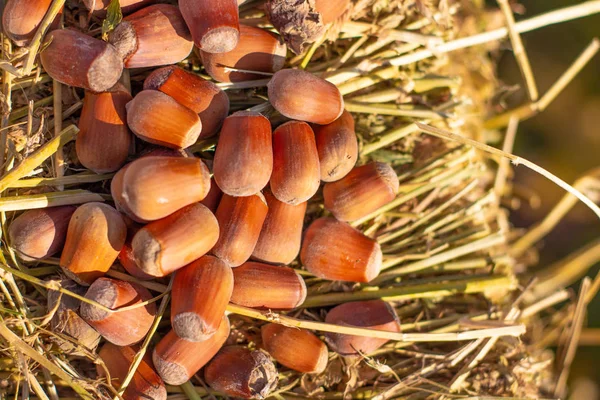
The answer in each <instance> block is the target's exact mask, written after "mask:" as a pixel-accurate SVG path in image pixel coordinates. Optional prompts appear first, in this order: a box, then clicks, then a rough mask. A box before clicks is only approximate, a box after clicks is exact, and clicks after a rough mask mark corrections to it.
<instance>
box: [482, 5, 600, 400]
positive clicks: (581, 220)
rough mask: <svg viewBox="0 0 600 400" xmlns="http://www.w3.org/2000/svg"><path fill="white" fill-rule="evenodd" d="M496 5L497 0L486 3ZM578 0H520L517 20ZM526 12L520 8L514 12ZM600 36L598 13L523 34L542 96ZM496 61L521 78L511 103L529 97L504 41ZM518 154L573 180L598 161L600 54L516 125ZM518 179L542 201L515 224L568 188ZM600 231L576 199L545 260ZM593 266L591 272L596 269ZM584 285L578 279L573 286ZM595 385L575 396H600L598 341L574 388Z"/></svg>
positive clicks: (524, 209) (597, 318)
mask: <svg viewBox="0 0 600 400" xmlns="http://www.w3.org/2000/svg"><path fill="white" fill-rule="evenodd" d="M488 3H489V5H490V6H497V5H496V4H495V2H493V1H492V2H488ZM579 3H581V1H575V0H522V1H520V4H522V6H523V7H524V10H522V11H524V14H523V15H521V16H517V20H519V19H523V18H526V17H531V16H534V15H538V14H540V13H543V12H547V11H550V10H554V9H557V8H561V7H565V6H569V5H574V4H579ZM517 11H521V10H517ZM597 36H600V15H596V16H593V17H587V18H584V19H580V20H575V21H572V22H568V23H563V24H559V25H553V26H550V27H546V28H543V29H540V30H538V31H534V32H531V33H526V34H524V35H523V40H524V44H525V47H526V49H527V53H528V55H529V59H530V62H531V66H532V69H533V72H534V75H535V78H536V80H537V84H538V88H539V91H540V93H541V94H543V93H544V92H545V91H546V90H547V89H548V88H549V87H550V86H551V85H552V83H553V82H554V81H555V80H556V79H557V78H558V77H559V76H560V75H561V74H562V72H563V71H565V70H566V69H567V68H568V66H569V65H570V64H571V63H572V62H573V60H574V59H575V58H576V57H577V56H578V54H579V53H580V52H581V51H582V50H583V49H584V48H585V47H586V46H587V45H588V44H589V42H590V41H591V40H592V39H593V38H594V37H597ZM506 46H507V49H506V51H503V52H502V55H501V58H500V64H499V71H498V73H499V76H500V79H501V80H502V82H503V83H504V84H506V85H514V84H521V90H519V91H518V92H517V93H515V94H514V95H512V96H511V97H510V99H509V104H511V105H518V104H522V103H524V102H526V101H527V95H526V92H525V91H524V90H523V85H522V82H523V81H522V78H521V74H520V72H519V69H518V66H517V64H516V62H515V60H514V57H513V55H512V53H511V52H510V51H509V49H508V46H509V44H506ZM514 152H515V153H516V154H517V155H520V156H523V157H525V158H528V159H529V160H531V161H533V162H535V163H537V164H539V165H540V166H542V167H544V168H546V169H548V170H550V171H552V172H553V173H555V174H556V175H558V176H559V177H561V178H562V179H564V180H565V181H567V182H569V183H572V182H573V181H574V180H575V179H577V178H578V177H580V176H581V175H582V174H583V173H585V172H586V171H588V170H590V169H592V168H595V167H600V56H598V55H596V57H595V58H594V59H593V60H592V61H591V62H590V64H588V65H587V66H586V68H585V69H584V70H583V71H582V72H581V73H580V74H579V75H578V76H577V78H576V79H575V81H574V82H572V83H571V84H570V85H569V86H568V87H567V88H566V90H565V91H564V92H563V93H562V94H561V95H560V96H559V97H558V98H557V99H556V100H555V101H554V102H553V103H552V104H551V105H550V107H548V108H547V109H546V111H545V112H544V113H542V114H540V115H538V116H536V117H534V118H532V119H530V120H528V121H524V122H522V123H521V124H520V125H519V131H518V135H517V139H516V144H515V149H514ZM515 181H516V183H517V185H518V187H521V188H523V189H524V190H531V191H533V192H535V193H537V195H539V198H540V200H541V203H540V204H539V207H537V208H532V207H530V206H529V204H528V203H527V202H526V201H523V202H521V206H520V207H519V208H518V209H516V210H514V211H513V213H512V217H511V218H512V222H513V224H514V225H515V226H518V227H528V226H530V225H532V224H533V223H535V222H537V221H539V220H540V219H541V218H543V216H544V215H546V214H547V213H548V211H549V210H550V209H551V208H552V207H553V206H554V205H555V204H556V203H557V201H558V200H559V199H560V198H561V196H562V195H563V194H564V192H563V190H562V189H560V188H558V187H557V186H555V185H554V184H552V183H551V182H549V181H547V180H546V179H544V178H542V177H540V176H539V175H537V174H535V173H533V172H530V171H529V170H527V169H525V168H522V167H521V168H517V169H516V171H515ZM599 236H600V221H598V219H597V218H596V217H595V215H594V214H593V213H592V212H591V211H589V210H588V209H586V208H585V207H584V206H582V205H578V206H577V207H576V208H575V209H574V210H573V211H571V213H569V214H568V216H567V218H566V219H565V220H564V221H563V222H562V223H561V224H560V225H559V226H558V228H557V229H555V230H554V231H553V232H552V234H550V235H549V236H547V237H546V238H545V240H544V242H543V243H542V244H541V246H542V247H541V251H540V266H541V267H544V266H547V265H549V264H551V263H552V262H554V261H556V260H559V259H561V258H563V257H565V256H566V255H568V254H569V253H571V252H572V251H574V250H576V249H578V248H579V247H581V246H582V245H584V244H586V243H589V242H590V241H591V240H593V239H595V238H598V237H599ZM598 269H599V266H598V265H596V266H595V267H594V268H592V269H591V270H590V271H589V275H590V276H593V275H595V274H596V273H597V272H598ZM574 288H575V289H578V288H579V283H577V284H576V285H574ZM587 325H588V327H595V328H600V298H599V297H596V299H595V301H594V303H593V304H591V306H590V308H589V313H588V324H587ZM590 382H595V383H596V390H595V394H594V393H593V392H594V389H593V388H591V390H592V391H591V392H586V394H585V398H584V397H580V396H581V395H576V396H577V398H575V397H571V398H572V399H573V400H579V399H581V400H594V399H600V394H599V390H600V389H598V387H600V347H580V348H579V350H578V352H577V358H576V360H575V364H574V366H573V369H572V375H571V387H572V388H575V387H581V386H582V384H588V386H589V383H590Z"/></svg>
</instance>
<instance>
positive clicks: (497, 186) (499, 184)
mask: <svg viewBox="0 0 600 400" xmlns="http://www.w3.org/2000/svg"><path fill="white" fill-rule="evenodd" d="M503 1H506V0H503ZM518 128H519V119H518V118H517V117H512V118H511V119H510V121H509V123H508V129H507V130H506V135H505V136H504V143H503V144H502V151H503V152H505V153H512V151H513V147H514V144H515V138H516V136H517V130H518ZM509 169H510V160H509V159H507V158H504V157H502V158H501V159H500V161H499V162H498V172H497V173H496V179H495V180H494V193H495V194H496V202H497V204H500V199H502V196H503V194H504V187H505V185H506V178H507V176H508V171H509Z"/></svg>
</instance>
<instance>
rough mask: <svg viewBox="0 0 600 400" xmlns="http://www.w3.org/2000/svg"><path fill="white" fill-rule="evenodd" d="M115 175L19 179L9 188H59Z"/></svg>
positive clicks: (103, 179) (99, 180)
mask: <svg viewBox="0 0 600 400" xmlns="http://www.w3.org/2000/svg"><path fill="white" fill-rule="evenodd" d="M114 175H115V174H88V173H83V174H76V175H68V176H63V177H61V178H30V179H20V180H18V181H16V182H13V183H12V184H10V185H9V186H8V187H9V188H32V187H41V186H59V185H77V184H82V183H95V182H102V181H106V180H109V179H112V177H113V176H114Z"/></svg>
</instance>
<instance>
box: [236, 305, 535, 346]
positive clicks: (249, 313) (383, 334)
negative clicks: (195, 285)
mask: <svg viewBox="0 0 600 400" xmlns="http://www.w3.org/2000/svg"><path fill="white" fill-rule="evenodd" d="M227 310H228V311H229V312H231V313H233V314H239V315H244V316H246V317H250V318H254V319H259V320H263V321H269V322H274V323H277V324H282V325H285V326H290V327H295V328H304V329H310V330H315V331H321V332H334V333H342V334H346V335H356V336H368V337H374V338H380V339H389V340H394V341H398V342H455V341H463V340H474V339H477V338H486V337H495V336H520V335H522V334H523V333H524V332H525V326H524V325H514V326H509V327H501V328H491V329H476V330H471V331H466V332H459V333H396V332H387V331H381V330H377V329H368V328H357V327H351V326H339V325H333V324H327V323H323V322H314V321H305V320H300V319H297V318H291V317H287V316H283V315H279V314H275V313H273V312H270V311H269V312H261V311H257V310H253V309H251V308H247V307H242V306H238V305H233V304H229V306H227Z"/></svg>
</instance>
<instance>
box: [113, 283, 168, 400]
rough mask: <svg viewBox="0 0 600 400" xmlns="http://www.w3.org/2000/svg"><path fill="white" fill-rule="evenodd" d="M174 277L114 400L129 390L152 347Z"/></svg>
mask: <svg viewBox="0 0 600 400" xmlns="http://www.w3.org/2000/svg"><path fill="white" fill-rule="evenodd" d="M174 277H175V276H174V275H172V276H171V280H170V281H169V286H168V287H167V289H166V291H165V293H164V294H165V296H164V297H163V299H162V301H161V302H160V306H159V307H158V312H157V313H156V316H155V317H154V321H153V322H152V326H151V327H150V331H149V332H148V334H147V335H146V338H145V339H144V343H142V346H141V348H140V350H139V351H138V352H137V354H136V355H135V357H134V358H133V362H132V363H131V366H130V367H129V371H128V373H127V376H126V377H125V379H123V382H121V388H120V389H119V393H118V395H117V396H115V397H114V400H118V399H119V397H121V395H123V393H124V392H125V389H127V386H128V385H129V383H130V382H131V380H132V379H133V375H134V374H135V371H137V369H138V367H139V365H140V363H141V362H142V359H143V358H144V355H145V354H146V351H147V350H148V346H149V345H150V342H151V341H152V337H154V334H155V333H156V330H157V329H158V325H159V324H160V321H161V320H162V317H163V315H164V313H165V311H166V310H167V305H168V304H169V299H170V292H171V287H172V286H173V278H174Z"/></svg>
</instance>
